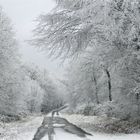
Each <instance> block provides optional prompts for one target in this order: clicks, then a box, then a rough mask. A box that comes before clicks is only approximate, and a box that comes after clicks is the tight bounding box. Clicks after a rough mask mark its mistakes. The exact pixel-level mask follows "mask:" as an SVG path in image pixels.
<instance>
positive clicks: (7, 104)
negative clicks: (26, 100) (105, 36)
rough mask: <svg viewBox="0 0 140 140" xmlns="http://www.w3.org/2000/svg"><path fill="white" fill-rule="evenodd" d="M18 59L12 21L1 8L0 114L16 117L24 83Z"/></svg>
mask: <svg viewBox="0 0 140 140" xmlns="http://www.w3.org/2000/svg"><path fill="white" fill-rule="evenodd" d="M18 57H19V54H18V48H17V45H16V39H15V37H14V31H13V29H12V26H11V23H10V20H9V19H8V17H7V16H6V15H5V13H4V12H3V10H2V8H0V114H4V115H11V114H12V115H16V114H17V113H18V112H19V110H21V108H20V107H19V102H20V100H21V94H23V92H24V90H23V87H24V83H23V80H22V78H23V75H21V74H20V65H19V60H18V59H19V58H18Z"/></svg>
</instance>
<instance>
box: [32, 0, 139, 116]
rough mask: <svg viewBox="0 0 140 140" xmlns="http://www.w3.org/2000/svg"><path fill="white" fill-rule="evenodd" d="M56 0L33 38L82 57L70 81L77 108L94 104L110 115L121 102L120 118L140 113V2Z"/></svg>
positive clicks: (74, 65) (55, 50) (61, 53)
mask: <svg viewBox="0 0 140 140" xmlns="http://www.w3.org/2000/svg"><path fill="white" fill-rule="evenodd" d="M56 2H57V6H56V8H55V9H54V10H53V11H52V13H50V14H47V15H40V16H39V18H38V25H37V27H36V29H35V30H34V35H35V36H34V39H33V40H32V42H33V44H34V45H36V46H40V47H41V48H43V49H44V50H47V52H49V53H50V54H57V55H56V56H62V57H64V58H69V57H72V56H77V60H76V61H75V60H74V62H73V63H72V64H71V65H70V66H69V69H68V72H67V76H66V77H67V79H66V80H65V85H66V87H67V90H68V91H69V100H70V103H71V105H72V108H73V110H75V111H76V106H80V105H81V104H85V105H87V104H89V103H93V104H97V108H98V106H100V105H99V104H102V107H101V108H102V110H104V111H103V112H104V113H106V114H108V109H107V110H106V107H107V108H108V106H112V108H114V106H116V107H115V108H116V109H115V110H116V112H117V110H118V111H120V114H122V116H121V115H115V117H117V116H118V117H122V118H127V117H128V116H129V117H130V116H131V117H137V116H139V110H140V98H139V92H138V93H136V92H135V88H136V87H138V86H139V85H140V64H139V61H140V56H139V55H140V52H139V51H140V1H139V0H107V1H105V0H94V1H93V0H85V1H83V0H56ZM108 101H109V103H108ZM112 102H113V104H114V105H113V104H112ZM106 103H107V104H108V105H106ZM109 104H110V105H109ZM87 106H88V105H87ZM74 107H75V108H74ZM101 108H100V107H99V110H101ZM105 110H106V111H105ZM93 112H94V111H93ZM113 113H114V111H112V116H113Z"/></svg>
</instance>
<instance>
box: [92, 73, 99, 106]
mask: <svg viewBox="0 0 140 140" xmlns="http://www.w3.org/2000/svg"><path fill="white" fill-rule="evenodd" d="M93 81H94V84H95V98H96V102H97V104H99V103H100V102H99V97H98V87H97V80H96V78H95V76H94V74H93Z"/></svg>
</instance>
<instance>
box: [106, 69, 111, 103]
mask: <svg viewBox="0 0 140 140" xmlns="http://www.w3.org/2000/svg"><path fill="white" fill-rule="evenodd" d="M105 72H106V74H107V78H108V90H109V101H112V93H111V88H112V86H111V76H110V73H109V71H108V69H105Z"/></svg>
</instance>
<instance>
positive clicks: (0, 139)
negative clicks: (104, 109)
mask: <svg viewBox="0 0 140 140" xmlns="http://www.w3.org/2000/svg"><path fill="white" fill-rule="evenodd" d="M64 117H65V118H67V119H68V120H71V121H72V122H73V123H75V122H76V123H80V122H81V121H83V122H84V121H87V119H88V121H89V122H92V121H96V120H95V119H96V117H93V118H91V117H88V118H87V117H83V116H80V115H70V116H69V115H64ZM42 119H43V117H42V116H33V117H29V118H28V119H26V120H22V121H19V122H13V123H9V124H6V125H5V127H4V128H3V129H1V130H2V131H1V133H2V134H1V135H0V140H32V138H33V136H34V134H35V132H36V130H37V128H38V127H39V126H40V124H41V122H42ZM86 127H88V125H87V126H86ZM92 134H93V137H90V140H103V139H104V140H132V139H134V140H139V139H140V134H125V135H124V134H123V135H109V134H102V133H97V132H92ZM42 140H47V137H45V138H43V139H42ZM55 140H78V138H76V137H75V136H71V137H70V136H69V137H67V135H66V134H65V133H63V132H62V131H61V130H57V131H56V137H55ZM79 140H80V139H79Z"/></svg>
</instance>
